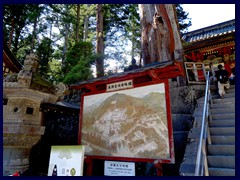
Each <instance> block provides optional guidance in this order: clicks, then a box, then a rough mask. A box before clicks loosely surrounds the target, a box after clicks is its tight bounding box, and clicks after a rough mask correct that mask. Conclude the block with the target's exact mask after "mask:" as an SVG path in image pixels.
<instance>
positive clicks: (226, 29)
mask: <svg viewBox="0 0 240 180" xmlns="http://www.w3.org/2000/svg"><path fill="white" fill-rule="evenodd" d="M233 32H235V19H233V20H229V21H225V22H222V23H219V24H215V25H212V26H208V27H205V28H201V29H197V30H194V31H191V32H188V33H185V34H184V35H183V37H182V39H183V40H184V41H185V42H188V43H193V42H198V41H202V40H207V39H210V38H213V37H217V36H221V35H225V34H229V33H233Z"/></svg>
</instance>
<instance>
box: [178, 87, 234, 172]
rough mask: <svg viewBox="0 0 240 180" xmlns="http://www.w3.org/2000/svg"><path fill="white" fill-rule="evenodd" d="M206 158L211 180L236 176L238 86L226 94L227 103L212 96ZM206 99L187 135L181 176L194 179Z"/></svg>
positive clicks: (201, 102) (196, 113)
mask: <svg viewBox="0 0 240 180" xmlns="http://www.w3.org/2000/svg"><path fill="white" fill-rule="evenodd" d="M212 98H213V104H211V105H210V116H211V119H212V120H210V121H209V133H210V137H211V138H210V139H211V140H210V142H208V143H207V147H206V154H207V162H208V171H209V176H235V86H233V85H232V86H231V87H230V89H229V90H226V95H225V98H224V99H221V98H220V97H219V95H217V94H214V95H212ZM203 104H204V97H202V98H200V99H198V100H197V108H196V109H195V112H194V114H193V117H194V124H193V127H192V128H191V130H190V132H189V135H188V142H187V145H186V149H185V154H184V159H183V162H182V164H181V166H180V170H179V171H180V172H179V174H180V176H194V172H195V167H196V157H197V149H198V143H199V137H200V132H201V122H202V112H203Z"/></svg>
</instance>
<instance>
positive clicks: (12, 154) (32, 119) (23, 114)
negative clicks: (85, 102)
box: [3, 54, 66, 175]
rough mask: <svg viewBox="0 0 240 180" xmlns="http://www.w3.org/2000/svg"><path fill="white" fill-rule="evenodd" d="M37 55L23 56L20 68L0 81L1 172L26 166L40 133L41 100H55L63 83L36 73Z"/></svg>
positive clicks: (25, 168)
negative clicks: (0, 93) (0, 104)
mask: <svg viewBox="0 0 240 180" xmlns="http://www.w3.org/2000/svg"><path fill="white" fill-rule="evenodd" d="M37 70H38V57H37V56H36V55H35V54H30V55H27V56H26V59H25V61H24V66H23V68H22V70H21V71H20V72H19V73H18V74H17V75H14V74H12V75H11V77H9V76H8V77H6V78H5V79H4V81H3V175H9V174H12V173H14V172H16V171H19V172H24V171H25V170H27V169H28V168H29V154H30V151H31V149H32V147H33V146H34V145H35V144H37V142H38V141H39V140H40V139H41V135H43V134H44V131H45V127H44V126H42V121H43V117H42V113H41V111H39V110H40V105H41V103H46V102H47V103H56V102H57V101H59V99H60V96H61V95H63V94H64V93H65V92H66V86H64V85H63V84H61V85H60V86H58V87H56V86H54V85H52V83H50V82H48V81H47V80H44V79H43V78H41V76H39V75H38V73H37Z"/></svg>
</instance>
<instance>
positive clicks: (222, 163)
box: [207, 156, 235, 169]
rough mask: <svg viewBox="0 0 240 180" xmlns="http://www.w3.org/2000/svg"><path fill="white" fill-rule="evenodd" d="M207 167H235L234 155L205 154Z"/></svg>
mask: <svg viewBox="0 0 240 180" xmlns="http://www.w3.org/2000/svg"><path fill="white" fill-rule="evenodd" d="M207 161H208V167H215V168H231V169H235V156H207Z"/></svg>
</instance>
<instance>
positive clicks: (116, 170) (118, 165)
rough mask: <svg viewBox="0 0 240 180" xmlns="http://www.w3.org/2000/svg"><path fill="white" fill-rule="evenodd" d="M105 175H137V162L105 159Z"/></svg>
mask: <svg viewBox="0 0 240 180" xmlns="http://www.w3.org/2000/svg"><path fill="white" fill-rule="evenodd" d="M104 175H105V176H135V163H133V162H119V161H105V162H104Z"/></svg>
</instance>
